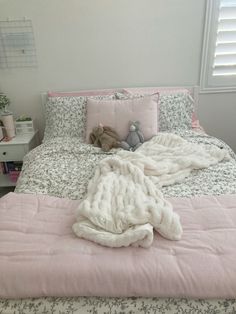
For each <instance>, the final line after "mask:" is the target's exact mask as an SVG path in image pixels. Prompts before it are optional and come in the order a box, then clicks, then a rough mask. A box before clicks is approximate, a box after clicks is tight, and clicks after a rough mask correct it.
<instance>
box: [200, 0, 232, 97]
mask: <svg viewBox="0 0 236 314" xmlns="http://www.w3.org/2000/svg"><path fill="white" fill-rule="evenodd" d="M200 85H201V90H202V91H236V0H208V1H207V10H206V21H205V32H204V42H203V52H202V66H201V78H200Z"/></svg>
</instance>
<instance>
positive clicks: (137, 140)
mask: <svg viewBox="0 0 236 314" xmlns="http://www.w3.org/2000/svg"><path fill="white" fill-rule="evenodd" d="M143 142H144V137H143V134H142V132H141V131H140V122H139V121H131V122H130V126H129V134H128V136H127V138H126V141H122V142H121V147H122V148H123V149H125V150H130V151H135V150H136V149H137V148H138V147H139V146H141V145H142V143H143Z"/></svg>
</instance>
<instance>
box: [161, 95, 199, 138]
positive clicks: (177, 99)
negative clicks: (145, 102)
mask: <svg viewBox="0 0 236 314" xmlns="http://www.w3.org/2000/svg"><path fill="white" fill-rule="evenodd" d="M193 110H194V102H193V99H192V97H191V96H190V95H188V94H184V93H182V94H181V93H180V94H171V95H161V96H160V117H159V124H160V128H159V130H160V131H162V132H165V131H166V132H172V131H173V130H190V129H191V128H192V115H193Z"/></svg>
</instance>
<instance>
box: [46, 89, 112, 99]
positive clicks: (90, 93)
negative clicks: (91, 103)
mask: <svg viewBox="0 0 236 314" xmlns="http://www.w3.org/2000/svg"><path fill="white" fill-rule="evenodd" d="M114 91H117V90H112V89H101V90H85V91H80V92H48V97H78V96H104V95H112V94H114Z"/></svg>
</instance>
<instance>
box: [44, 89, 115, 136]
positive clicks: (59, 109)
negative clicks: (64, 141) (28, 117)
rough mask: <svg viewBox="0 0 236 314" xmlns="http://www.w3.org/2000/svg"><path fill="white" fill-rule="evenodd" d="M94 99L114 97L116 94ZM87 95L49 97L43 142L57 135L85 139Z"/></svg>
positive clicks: (46, 106) (46, 105)
mask: <svg viewBox="0 0 236 314" xmlns="http://www.w3.org/2000/svg"><path fill="white" fill-rule="evenodd" d="M89 98H92V99H114V98H115V96H114V95H107V96H93V97H89ZM87 99H88V97H87V96H76V97H73V96H70V97H49V99H48V101H47V103H46V104H45V120H46V126H45V131H44V139H43V142H45V141H47V140H49V139H52V138H55V137H76V138H78V139H80V140H81V141H84V139H85V128H86V104H87Z"/></svg>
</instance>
